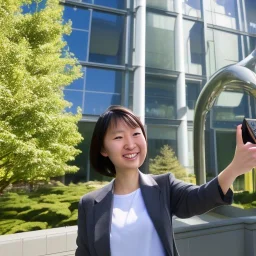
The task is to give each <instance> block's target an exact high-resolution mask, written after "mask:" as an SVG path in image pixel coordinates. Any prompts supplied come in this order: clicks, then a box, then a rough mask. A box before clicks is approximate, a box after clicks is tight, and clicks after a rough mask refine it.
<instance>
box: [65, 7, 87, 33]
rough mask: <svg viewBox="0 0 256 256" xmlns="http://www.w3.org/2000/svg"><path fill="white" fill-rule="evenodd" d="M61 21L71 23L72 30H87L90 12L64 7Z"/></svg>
mask: <svg viewBox="0 0 256 256" xmlns="http://www.w3.org/2000/svg"><path fill="white" fill-rule="evenodd" d="M63 19H64V20H65V21H68V20H71V21H72V28H76V29H83V30H89V23H90V11H89V10H86V9H81V8H78V7H76V6H73V7H71V6H67V5H66V6H65V7H64V13H63Z"/></svg>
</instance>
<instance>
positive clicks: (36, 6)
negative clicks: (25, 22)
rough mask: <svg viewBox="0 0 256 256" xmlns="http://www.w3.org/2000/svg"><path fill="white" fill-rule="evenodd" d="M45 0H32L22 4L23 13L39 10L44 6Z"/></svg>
mask: <svg viewBox="0 0 256 256" xmlns="http://www.w3.org/2000/svg"><path fill="white" fill-rule="evenodd" d="M46 2H47V0H42V1H40V2H39V3H36V2H35V1H33V2H32V3H31V4H27V5H23V6H22V12H23V13H34V12H35V11H40V10H42V9H44V8H45V5H46Z"/></svg>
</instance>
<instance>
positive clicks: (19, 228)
mask: <svg viewBox="0 0 256 256" xmlns="http://www.w3.org/2000/svg"><path fill="white" fill-rule="evenodd" d="M47 226H48V224H47V223H46V222H24V223H21V224H20V225H15V226H14V227H13V228H12V229H11V230H9V231H8V232H6V233H5V234H15V233H21V232H28V231H34V230H41V229H46V228H47Z"/></svg>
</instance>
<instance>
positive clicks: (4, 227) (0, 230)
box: [0, 219, 24, 234]
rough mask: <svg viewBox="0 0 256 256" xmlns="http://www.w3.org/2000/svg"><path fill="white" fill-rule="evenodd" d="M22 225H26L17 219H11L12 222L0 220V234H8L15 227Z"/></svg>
mask: <svg viewBox="0 0 256 256" xmlns="http://www.w3.org/2000/svg"><path fill="white" fill-rule="evenodd" d="M22 223H24V221H23V220H16V219H11V220H0V234H6V233H7V232H9V231H10V230H11V229H12V228H13V227H15V226H19V225H21V224H22ZM10 234H12V233H10Z"/></svg>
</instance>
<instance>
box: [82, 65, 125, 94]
mask: <svg viewBox="0 0 256 256" xmlns="http://www.w3.org/2000/svg"><path fill="white" fill-rule="evenodd" d="M122 84H123V72H122V71H114V70H106V69H97V68H87V72H86V91H98V92H110V93H121V90H122Z"/></svg>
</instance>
